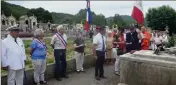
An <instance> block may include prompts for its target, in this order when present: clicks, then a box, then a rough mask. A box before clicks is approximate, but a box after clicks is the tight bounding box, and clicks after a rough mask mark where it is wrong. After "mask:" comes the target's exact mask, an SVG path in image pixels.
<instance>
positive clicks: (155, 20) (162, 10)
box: [146, 5, 176, 33]
mask: <svg viewBox="0 0 176 85" xmlns="http://www.w3.org/2000/svg"><path fill="white" fill-rule="evenodd" d="M146 19H147V25H148V26H149V27H151V28H153V29H155V30H165V27H166V26H168V27H169V28H170V30H169V31H170V32H175V33H176V29H175V27H176V24H175V23H176V12H175V10H174V9H173V8H171V7H170V6H165V5H163V6H161V7H158V8H150V9H149V10H148V13H147V15H146Z"/></svg>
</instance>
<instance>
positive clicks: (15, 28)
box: [6, 25, 21, 31]
mask: <svg viewBox="0 0 176 85" xmlns="http://www.w3.org/2000/svg"><path fill="white" fill-rule="evenodd" d="M6 30H8V31H21V29H20V28H19V25H14V26H11V27H8V28H7V29H6Z"/></svg>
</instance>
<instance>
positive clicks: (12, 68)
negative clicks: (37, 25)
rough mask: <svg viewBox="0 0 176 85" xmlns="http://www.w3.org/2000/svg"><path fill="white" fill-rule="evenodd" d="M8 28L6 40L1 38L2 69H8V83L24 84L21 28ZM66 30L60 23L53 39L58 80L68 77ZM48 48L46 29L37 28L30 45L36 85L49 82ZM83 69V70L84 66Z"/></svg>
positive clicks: (24, 56)
mask: <svg viewBox="0 0 176 85" xmlns="http://www.w3.org/2000/svg"><path fill="white" fill-rule="evenodd" d="M7 30H9V34H8V36H7V37H6V38H5V39H4V40H1V43H2V49H1V52H2V54H1V63H2V69H3V70H7V71H8V78H7V85H23V78H24V76H25V75H24V72H25V61H26V52H25V45H24V43H23V40H22V39H20V38H19V32H20V31H21V30H20V28H19V27H18V26H12V27H9V28H7ZM64 30H65V29H64V27H63V25H59V26H58V27H57V32H56V34H55V35H54V36H53V37H52V39H51V47H52V48H53V49H54V58H55V69H54V71H55V72H54V75H55V78H56V80H58V81H60V80H61V78H68V76H67V73H66V68H67V62H66V47H67V35H66V34H65V31H64ZM47 48H48V47H47V45H46V43H45V40H44V31H43V30H42V29H36V30H35V31H34V38H33V40H32V42H31V45H30V57H31V60H32V65H33V69H34V83H35V84H36V85H41V84H47V82H46V81H45V76H44V74H45V70H46V58H47ZM81 71H83V69H82V68H81ZM26 83H27V82H26Z"/></svg>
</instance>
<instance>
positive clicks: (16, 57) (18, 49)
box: [2, 26, 26, 85]
mask: <svg viewBox="0 0 176 85" xmlns="http://www.w3.org/2000/svg"><path fill="white" fill-rule="evenodd" d="M7 30H9V31H10V33H9V34H8V36H7V38H5V39H4V40H3V43H4V46H5V47H6V51H5V54H4V55H5V57H6V58H7V65H6V68H8V80H7V85H23V76H24V67H25V65H24V64H25V63H24V61H25V60H26V54H25V47H24V44H23V41H22V40H21V39H20V38H19V37H18V35H19V31H20V29H19V28H18V26H12V27H9V28H8V29H7ZM2 49H3V48H2Z"/></svg>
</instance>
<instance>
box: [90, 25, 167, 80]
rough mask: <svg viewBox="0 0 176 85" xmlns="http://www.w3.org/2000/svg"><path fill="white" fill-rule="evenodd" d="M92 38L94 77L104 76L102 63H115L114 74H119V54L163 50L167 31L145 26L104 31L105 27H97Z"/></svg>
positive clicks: (98, 78)
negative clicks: (151, 30) (153, 29)
mask: <svg viewBox="0 0 176 85" xmlns="http://www.w3.org/2000/svg"><path fill="white" fill-rule="evenodd" d="M96 31H97V34H96V35H95V36H94V38H93V54H94V56H96V57H95V58H96V67H95V78H96V79H97V80H100V78H106V77H105V76H104V70H103V64H104V62H105V63H106V64H114V63H115V65H114V66H115V74H116V75H120V58H119V55H122V54H124V53H134V52H135V51H137V50H150V49H151V50H156V49H158V48H159V49H160V50H164V46H165V44H166V43H168V34H167V32H159V31H153V32H149V30H148V29H147V28H146V27H145V26H141V27H138V28H137V27H129V28H119V30H117V29H113V31H111V30H109V31H106V29H105V27H97V28H96Z"/></svg>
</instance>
